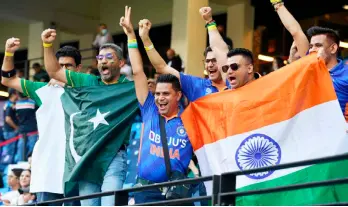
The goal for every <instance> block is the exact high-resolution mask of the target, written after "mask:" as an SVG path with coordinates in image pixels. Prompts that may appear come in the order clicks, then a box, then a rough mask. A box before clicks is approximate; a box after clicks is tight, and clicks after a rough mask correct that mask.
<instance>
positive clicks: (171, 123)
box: [138, 93, 193, 183]
mask: <svg viewBox="0 0 348 207" xmlns="http://www.w3.org/2000/svg"><path fill="white" fill-rule="evenodd" d="M139 107H140V110H141V116H142V121H143V123H144V131H143V136H142V140H141V146H140V150H139V151H140V159H139V165H138V177H140V178H142V179H146V180H150V181H152V182H156V183H158V182H165V181H168V177H167V174H166V167H165V161H164V157H163V150H162V142H161V137H160V134H161V133H160V125H159V117H158V109H157V106H156V104H155V97H154V96H153V95H152V94H151V93H149V94H148V96H147V98H146V101H145V103H144V105H143V106H141V105H140V104H139ZM181 112H182V110H181V111H180V113H179V115H180V114H181ZM165 128H166V133H167V140H168V141H167V142H168V149H169V155H170V164H171V168H172V171H179V172H182V173H186V170H187V168H188V165H189V163H190V160H191V158H192V153H193V151H192V146H191V143H190V140H189V138H188V136H187V133H186V130H185V128H184V126H183V123H182V121H181V118H180V117H174V118H172V119H169V120H167V121H166V123H165Z"/></svg>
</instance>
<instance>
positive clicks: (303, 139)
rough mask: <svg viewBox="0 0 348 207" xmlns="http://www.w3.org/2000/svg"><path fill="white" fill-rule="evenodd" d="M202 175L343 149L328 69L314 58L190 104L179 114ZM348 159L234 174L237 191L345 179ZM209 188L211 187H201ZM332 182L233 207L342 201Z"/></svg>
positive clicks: (343, 188)
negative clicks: (240, 206) (323, 185)
mask: <svg viewBox="0 0 348 207" xmlns="http://www.w3.org/2000/svg"><path fill="white" fill-rule="evenodd" d="M182 119H183V121H184V125H185V128H186V130H187V133H188V135H189V137H190V140H191V143H192V146H193V148H194V151H195V154H196V155H197V158H198V162H199V166H200V169H201V172H202V175H203V176H207V175H213V174H221V173H225V172H231V171H240V170H248V169H254V168H260V167H266V166H274V165H278V164H284V163H290V162H296V161H301V160H308V159H314V158H320V157H326V156H333V155H338V154H343V153H347V152H348V139H347V134H346V123H345V120H344V117H343V115H342V112H341V110H340V106H339V103H338V100H337V97H336V94H335V91H334V88H333V84H332V80H331V78H330V75H329V72H328V70H327V68H326V66H325V64H324V62H323V61H322V60H320V59H317V58H316V56H313V55H311V56H308V57H304V58H302V59H301V60H299V61H296V62H294V63H292V64H290V65H288V66H286V67H284V68H282V69H281V70H279V71H276V72H273V73H272V74H269V75H267V76H265V77H262V78H260V79H258V80H255V81H254V82H252V83H250V84H248V85H246V86H244V87H242V88H239V89H236V90H230V91H225V92H221V93H216V94H212V95H209V96H206V97H203V98H201V99H198V100H197V101H195V102H193V103H191V104H190V106H189V107H188V108H187V109H186V111H185V112H184V113H183V115H182ZM347 175H348V161H340V162H333V163H328V164H320V165H311V166H303V167H297V168H290V169H284V170H277V171H268V172H261V173H254V174H248V175H242V176H238V177H237V184H236V185H237V190H238V191H247V190H257V189H263V188H269V187H276V186H285V185H289V184H299V183H306V182H312V181H322V180H328V179H334V178H343V177H346V176H347ZM207 190H208V191H209V190H211V187H208V186H207ZM347 197H348V186H347V185H337V186H328V187H319V188H311V189H301V190H295V191H287V192H279V193H269V194H260V195H250V196H243V197H237V199H236V204H237V205H307V204H322V203H331V202H336V201H343V200H347Z"/></svg>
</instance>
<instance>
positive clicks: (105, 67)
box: [101, 65, 111, 76]
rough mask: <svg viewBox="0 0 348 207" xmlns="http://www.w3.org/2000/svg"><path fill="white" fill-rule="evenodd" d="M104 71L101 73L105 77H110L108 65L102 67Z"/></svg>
mask: <svg viewBox="0 0 348 207" xmlns="http://www.w3.org/2000/svg"><path fill="white" fill-rule="evenodd" d="M101 69H102V71H101V73H102V74H103V75H104V76H105V75H110V73H111V72H110V69H109V67H108V66H106V65H103V66H102V68H101Z"/></svg>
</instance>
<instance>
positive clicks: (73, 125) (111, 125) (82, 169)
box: [61, 82, 138, 195]
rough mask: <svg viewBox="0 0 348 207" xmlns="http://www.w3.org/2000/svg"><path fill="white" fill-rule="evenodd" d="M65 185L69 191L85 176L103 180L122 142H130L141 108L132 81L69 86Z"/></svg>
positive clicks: (64, 99) (65, 102)
mask: <svg viewBox="0 0 348 207" xmlns="http://www.w3.org/2000/svg"><path fill="white" fill-rule="evenodd" d="M61 101H62V103H63V108H64V113H65V131H66V139H67V140H66V155H65V172H64V184H65V186H64V188H65V194H66V195H69V194H70V192H71V190H72V189H73V188H74V187H75V184H77V181H80V180H84V181H88V182H92V183H96V184H102V181H103V177H104V174H105V173H106V171H107V168H108V166H109V164H110V163H111V161H112V159H113V158H114V157H115V156H116V154H117V152H118V150H119V148H120V147H121V145H122V144H128V141H129V136H130V129H131V125H132V122H133V120H134V118H135V115H136V113H137V110H138V102H137V99H136V96H135V89H134V83H133V82H127V83H120V84H114V85H105V86H89V87H81V88H66V89H65V92H64V94H63V95H62V96H61Z"/></svg>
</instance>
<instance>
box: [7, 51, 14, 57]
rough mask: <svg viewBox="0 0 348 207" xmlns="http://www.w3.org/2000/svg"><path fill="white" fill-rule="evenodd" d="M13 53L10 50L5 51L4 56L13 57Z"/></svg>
mask: <svg viewBox="0 0 348 207" xmlns="http://www.w3.org/2000/svg"><path fill="white" fill-rule="evenodd" d="M13 55H14V53H12V52H5V56H6V57H13Z"/></svg>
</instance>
